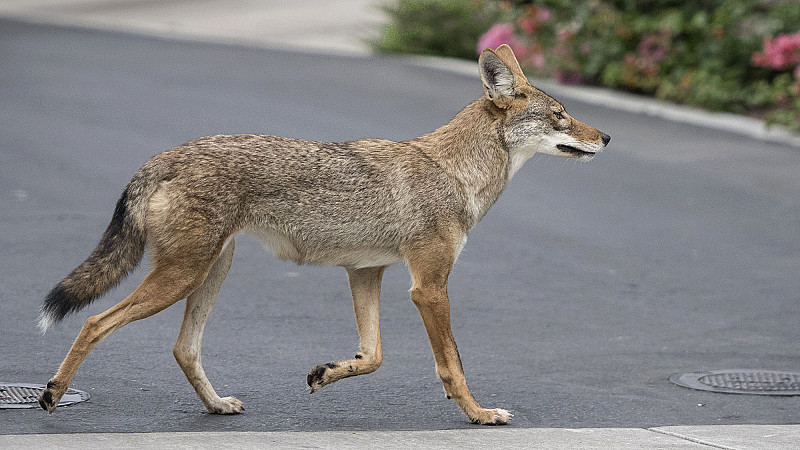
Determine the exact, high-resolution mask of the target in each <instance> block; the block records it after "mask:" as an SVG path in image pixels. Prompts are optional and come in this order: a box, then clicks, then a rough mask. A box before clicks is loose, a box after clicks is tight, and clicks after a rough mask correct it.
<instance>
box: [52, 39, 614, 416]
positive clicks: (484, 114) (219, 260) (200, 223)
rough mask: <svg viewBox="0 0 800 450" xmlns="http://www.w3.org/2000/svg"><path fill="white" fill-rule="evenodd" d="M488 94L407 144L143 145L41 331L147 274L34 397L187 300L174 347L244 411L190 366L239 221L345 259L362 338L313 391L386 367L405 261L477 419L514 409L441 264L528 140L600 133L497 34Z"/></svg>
mask: <svg viewBox="0 0 800 450" xmlns="http://www.w3.org/2000/svg"><path fill="white" fill-rule="evenodd" d="M478 65H479V67H480V75H481V80H482V81H483V87H484V90H485V93H484V95H483V96H482V97H481V98H479V99H478V100H475V101H474V102H472V103H470V104H469V105H468V106H467V107H466V108H464V109H463V110H461V112H459V113H458V114H457V115H456V116H455V117H454V118H453V120H451V121H450V123H448V124H447V125H445V126H443V127H441V128H439V129H438V130H435V131H433V132H431V133H430V134H426V135H424V136H421V137H418V138H416V139H412V140H410V141H406V142H392V141H386V140H380V139H364V140H360V141H353V142H345V143H328V142H311V141H304V140H298V139H287V138H281V137H275V136H266V135H254V134H239V135H231V136H209V137H204V138H200V139H197V140H194V141H191V142H187V143H186V144H183V145H180V146H178V147H175V148H173V149H172V150H169V151H166V152H164V153H161V154H159V155H156V156H155V157H153V158H152V159H151V160H150V161H148V162H147V163H145V165H144V166H143V167H142V168H141V169H140V170H139V171H138V172H137V173H136V174H135V175H134V176H133V179H132V180H131V181H130V183H129V184H128V186H127V187H126V188H125V190H124V192H123V193H122V197H121V198H120V199H119V201H118V202H117V206H116V209H115V210H114V215H113V217H112V219H111V223H110V224H109V225H108V229H107V230H106V231H105V233H104V234H103V237H102V239H101V240H100V244H99V245H98V246H97V248H96V249H95V250H94V252H93V253H92V254H91V255H90V256H89V258H88V259H87V260H86V261H85V262H83V263H82V264H81V265H80V266H78V268H76V269H75V270H74V271H72V273H71V274H70V275H69V276H67V277H66V278H65V279H64V280H63V281H61V282H60V283H58V284H57V285H56V287H54V288H53V290H52V291H50V293H49V294H48V295H47V297H46V298H45V299H44V302H43V303H42V308H41V321H40V326H41V328H42V331H46V330H47V328H48V327H49V326H50V325H51V324H53V323H54V322H58V321H60V320H61V319H62V318H63V317H64V316H65V315H67V314H68V313H71V312H74V311H77V310H79V309H81V308H83V307H85V306H86V305H88V304H89V303H90V302H92V301H93V300H94V299H96V298H97V297H99V296H100V295H102V294H103V293H104V292H106V291H108V290H110V289H111V288H112V287H114V286H115V285H116V284H117V283H119V282H120V280H122V278H124V277H125V276H126V275H127V274H128V273H129V272H130V271H131V270H133V269H134V268H135V267H136V265H137V264H138V263H139V260H140V259H141V258H142V254H143V252H144V248H145V246H149V248H150V251H151V254H152V259H153V265H152V267H153V268H152V270H151V271H150V273H149V274H148V275H147V276H146V277H145V279H144V281H142V284H141V285H139V287H138V288H137V289H136V290H135V291H134V292H133V293H132V294H131V295H129V296H128V297H127V298H125V299H124V300H122V301H121V302H120V303H118V304H117V305H115V306H113V307H112V308H110V309H109V310H107V311H105V312H103V313H101V314H98V315H96V316H93V317H90V318H89V319H88V320H86V324H85V325H84V326H83V328H82V329H81V331H80V334H79V335H78V337H77V339H76V340H75V343H74V344H73V345H72V348H71V349H70V351H69V353H68V354H67V356H66V358H65V359H64V362H62V363H61V367H59V369H58V372H57V373H56V375H55V376H54V377H53V378H52V379H51V380H50V382H49V383H47V389H46V390H45V391H44V392H43V393H42V395H41V396H40V397H39V404H40V405H41V406H42V408H44V409H45V410H47V411H48V412H51V413H52V412H53V411H54V410H55V409H56V405H57V404H58V401H59V400H60V399H61V396H62V395H64V392H65V391H66V390H67V387H68V386H69V383H70V381H71V380H72V378H73V376H74V375H75V372H76V371H77V370H78V366H79V365H80V364H81V362H83V360H84V359H85V358H86V355H88V354H89V352H90V351H92V349H93V348H94V347H95V346H96V345H97V344H99V343H100V341H102V340H103V339H105V338H106V337H107V336H108V335H109V334H111V332H113V331H114V330H116V329H118V328H120V327H122V326H124V325H126V324H128V323H131V322H133V321H135V320H139V319H143V318H145V317H149V316H151V315H153V314H155V313H157V312H159V311H161V310H163V309H164V308H166V307H168V306H170V305H172V304H174V303H176V302H177V301H179V300H181V299H184V298H186V312H185V315H184V318H183V325H181V330H180V334H179V335H178V342H177V343H176V344H175V349H174V354H175V359H177V361H178V364H179V365H180V366H181V368H182V369H183V372H184V373H185V374H186V378H188V379H189V382H190V383H191V384H192V386H193V387H194V389H195V391H197V395H199V396H200V399H201V400H202V401H203V404H204V405H205V406H206V408H207V409H208V411H210V412H212V413H217V414H233V413H239V412H241V411H242V410H243V408H242V403H241V402H240V401H239V400H237V399H235V398H233V397H223V398H220V396H219V395H217V393H216V392H215V391H214V388H213V387H211V383H209V382H208V378H206V374H205V372H204V371H203V367H202V365H201V363H200V347H201V342H202V338H203V327H204V326H205V322H206V319H207V318H208V315H209V313H210V312H211V309H212V308H213V307H214V303H215V302H216V300H217V293H218V292H219V288H220V285H221V284H222V281H223V280H224V279H225V276H226V275H227V273H228V269H229V268H230V266H231V260H232V257H233V250H234V236H235V235H236V234H238V233H240V232H243V231H244V232H250V233H253V234H255V235H256V236H258V237H259V238H261V240H262V241H263V242H264V245H265V246H266V247H268V248H269V249H271V250H272V251H273V252H274V253H275V255H277V256H278V258H281V259H288V260H292V261H295V262H297V263H298V264H303V263H308V264H326V265H334V266H342V267H344V268H345V269H346V270H347V276H348V277H349V281H350V289H351V291H352V294H353V303H354V306H355V313H356V321H357V325H358V334H359V349H358V353H357V354H356V355H355V357H354V358H353V359H349V360H344V361H338V362H333V363H327V364H322V365H319V366H317V367H315V368H313V369H312V370H311V371H310V372H309V373H308V376H307V382H308V386H309V387H310V388H311V392H315V391H317V390H318V389H320V388H322V387H323V386H325V385H327V384H331V383H333V382H335V381H338V380H341V379H342V378H346V377H351V376H354V375H362V374H366V373H370V372H373V371H375V370H376V369H378V367H380V365H381V360H382V352H381V338H380V327H379V320H378V298H379V296H380V287H381V277H382V275H383V271H384V269H385V268H386V266H388V265H390V264H394V263H398V262H404V263H405V264H406V265H407V266H408V269H409V272H410V273H411V301H412V302H414V305H416V307H417V309H418V310H419V313H420V315H421V316H422V321H423V323H424V324H425V329H426V330H427V332H428V338H429V339H430V343H431V347H432V349H433V355H434V357H435V359H436V374H437V375H438V376H439V378H440V379H441V380H442V384H443V385H444V391H445V394H446V395H447V398H452V399H453V400H455V401H456V403H458V406H460V407H461V409H462V410H463V411H464V413H465V414H466V415H467V417H469V419H470V420H471V421H472V422H476V423H481V424H504V423H506V422H508V421H509V420H510V418H511V414H510V413H509V412H508V411H506V410H503V409H485V408H482V407H481V406H480V405H479V404H478V402H477V401H475V399H474V398H473V397H472V394H471V393H470V391H469V389H467V383H466V381H465V379H464V373H463V371H462V368H461V360H460V358H459V356H458V350H457V349H456V343H455V341H454V340H453V334H452V332H451V331H450V304H449V300H448V298H447V277H448V275H449V273H450V269H451V268H452V266H453V263H454V262H455V260H456V258H457V257H458V254H459V252H460V251H461V249H462V248H463V247H464V244H465V243H466V241H467V232H469V230H470V229H471V228H472V227H473V226H474V225H475V224H476V223H477V222H478V221H479V220H480V219H481V218H482V217H483V215H484V214H486V211H487V210H488V209H489V207H491V206H492V204H493V203H494V202H495V200H497V197H498V196H499V195H500V193H501V192H502V191H503V189H504V188H505V186H506V184H507V183H508V182H509V180H511V178H512V177H513V176H514V174H515V173H516V172H517V170H519V168H520V167H521V166H522V164H523V163H524V162H525V161H526V160H528V159H529V158H530V157H531V156H533V154H534V153H549V154H552V155H557V156H564V157H568V158H574V159H579V160H582V161H588V160H590V159H592V157H594V155H595V153H597V152H599V151H600V150H602V149H603V147H605V146H606V144H608V142H609V140H610V139H611V138H610V137H609V136H608V135H606V134H604V133H601V132H600V131H598V130H596V129H594V128H592V127H590V126H588V125H585V124H583V123H581V122H578V121H577V120H575V119H573V118H572V117H570V116H569V114H567V112H566V111H564V107H563V106H562V105H561V103H559V102H557V101H556V100H554V99H553V98H551V97H549V96H548V95H547V94H545V93H544V92H542V91H540V90H538V89H536V88H534V87H533V86H531V85H530V84H528V80H527V79H526V78H525V75H524V74H523V73H522V70H521V69H520V67H519V63H517V60H516V58H515V57H514V54H513V52H512V51H511V49H510V48H509V47H508V46H507V45H501V46H500V47H498V48H497V50H491V49H486V50H484V51H483V53H482V54H481V56H480V60H479V62H478Z"/></svg>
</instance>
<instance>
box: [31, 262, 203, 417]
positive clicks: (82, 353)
mask: <svg viewBox="0 0 800 450" xmlns="http://www.w3.org/2000/svg"><path fill="white" fill-rule="evenodd" d="M209 265H210V264H207V262H206V261H204V260H203V259H201V258H195V259H185V260H183V263H173V264H167V263H159V262H156V263H155V266H154V268H153V270H152V271H151V272H150V273H149V274H148V275H147V276H146V277H145V279H144V281H142V284H141V285H139V287H138V288H137V289H136V290H135V291H134V292H133V293H132V294H131V295H129V296H128V297H126V298H125V300H123V301H121V302H119V303H118V304H116V305H115V306H113V307H111V308H109V309H108V310H106V311H105V312H103V313H100V314H98V315H96V316H92V317H90V318H89V319H87V320H86V323H85V324H84V325H83V328H82V329H81V332H80V333H79V334H78V337H77V338H76V339H75V342H74V343H73V344H72V348H70V350H69V353H67V356H66V357H65V358H64V361H63V362H62V363H61V366H60V367H59V368H58V372H57V373H56V374H55V376H54V377H53V378H52V379H51V380H50V381H49V382H48V383H47V388H46V389H45V390H44V392H42V394H41V395H40V396H39V405H40V406H41V407H42V408H43V409H45V410H47V411H48V412H50V413H52V412H53V411H55V409H56V405H58V402H59V400H60V399H61V397H62V396H63V395H64V393H65V392H66V391H67V388H68V387H69V383H70V382H71V381H72V378H73V377H74V376H75V372H76V371H77V370H78V366H80V365H81V363H82V362H83V360H84V359H86V356H87V355H88V354H89V352H91V351H92V349H93V348H95V347H96V346H97V344H99V343H100V342H101V341H102V340H103V339H105V338H106V337H108V335H109V334H111V333H112V332H113V331H114V330H117V329H119V328H121V327H123V326H125V325H127V324H129V323H131V322H133V321H136V320H140V319H144V318H145V317H149V316H152V315H153V314H156V313H157V312H159V311H161V310H163V309H165V308H167V307H168V306H170V305H172V304H173V303H175V302H177V301H179V300H181V299H182V298H184V297H186V295H187V294H189V293H191V292H192V291H194V290H195V289H196V288H197V286H199V285H200V283H201V282H202V281H203V279H205V277H206V271H207V270H208V267H209Z"/></svg>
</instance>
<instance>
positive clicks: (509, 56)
mask: <svg viewBox="0 0 800 450" xmlns="http://www.w3.org/2000/svg"><path fill="white" fill-rule="evenodd" d="M494 54H495V55H497V57H498V58H500V60H501V61H503V62H504V63H506V66H508V68H509V69H511V72H513V73H514V76H516V77H518V78H520V79H522V80H527V78H525V74H524V73H522V67H520V66H519V61H517V57H516V55H514V50H511V47H509V46H508V44H502V45H500V47H497V48H496V49H494ZM517 81H520V80H517Z"/></svg>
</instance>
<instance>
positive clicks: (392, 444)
mask: <svg viewBox="0 0 800 450" xmlns="http://www.w3.org/2000/svg"><path fill="white" fill-rule="evenodd" d="M380 3H382V1H381V0H337V1H336V2H331V1H327V0H303V1H296V2H284V1H278V0H227V1H226V0H196V1H185V0H174V1H167V0H165V1H163V2H154V1H152V0H4V1H3V2H1V3H0V16H4V17H9V18H16V19H21V20H27V21H32V22H37V23H52V24H60V25H75V26H81V27H90V28H96V29H106V30H117V31H126V32H134V33H142V34H148V35H155V36H162V37H167V38H177V39H191V40H204V41H211V42H223V43H237V44H244V45H253V46H265V47H269V48H284V49H289V50H292V51H304V52H318V53H326V54H331V53H332V54H341V55H349V56H367V55H369V49H368V48H367V46H366V45H365V44H364V43H363V39H364V38H365V37H368V36H371V35H375V33H376V32H377V31H376V30H377V28H378V27H379V26H380V24H381V23H382V21H383V20H384V19H383V16H382V13H381V12H380V10H379V9H377V8H376V6H377V5H379V4H380ZM416 61H418V63H419V64H424V65H433V66H435V67H437V68H439V69H443V70H453V71H458V72H464V73H470V74H472V73H475V72H476V69H475V66H474V64H471V63H466V62H460V61H450V60H439V59H432V58H425V59H418V60H416ZM542 87H543V88H544V89H545V90H548V91H553V92H554V93H557V94H558V95H559V96H563V97H565V98H575V99H580V100H581V101H589V102H596V103H600V104H603V105H605V106H613V107H618V108H621V109H625V110H628V111H630V110H633V111H638V112H640V113H644V114H650V115H655V116H659V117H665V118H668V119H670V120H676V121H680V122H684V123H694V124H705V125H706V126H710V127H714V128H717V129H725V130H728V131H735V132H739V133H742V134H746V135H749V136H752V137H757V138H762V139H769V140H777V141H780V142H786V143H791V144H794V145H800V139H798V138H797V137H791V136H788V135H784V134H781V133H779V132H774V131H773V132H764V131H763V129H762V128H761V126H760V124H759V123H758V122H757V121H753V120H751V119H746V118H741V117H738V116H733V115H718V114H707V113H702V112H698V111H696V110H689V109H688V108H679V107H674V106H668V105H663V104H661V103H658V102H651V101H649V100H644V99H641V98H638V97H634V96H623V95H618V94H613V95H612V94H610V93H609V92H608V91H604V90H600V89H591V88H565V87H563V86H557V85H555V84H552V83H548V82H544V84H542ZM6 414H13V411H9V412H6ZM676 420H678V421H679V420H680V418H676ZM0 432H2V431H1V430H0ZM414 445H415V446H418V447H421V448H438V447H448V448H452V447H454V446H458V447H459V448H461V447H465V448H473V447H478V446H481V447H484V446H500V447H504V448H505V447H508V448H532V447H534V448H556V449H557V448H570V449H574V448H597V447H605V448H735V449H747V448H752V449H761V448H797V446H798V445H800V425H725V426H710V425H703V426H667V427H657V428H650V429H641V428H603V429H597V428H590V429H541V428H534V429H522V428H515V427H514V425H513V422H512V425H511V426H508V427H496V428H478V427H476V429H474V430H441V431H407V432H380V431H379V432H366V431H359V432H347V431H335V432H315V433H299V432H290V433H284V432H269V433H257V432H228V433H221V432H209V433H142V434H70V435H55V434H45V435H42V434H39V435H4V436H0V447H3V448H19V447H22V448H28V447H33V446H36V447H45V448H52V447H58V448H99V447H104V448H105V447H113V448H128V447H136V448H155V447H158V448H161V449H172V448H206V447H209V448H210V447H215V448H220V447H221V448H226V447H256V446H258V447H269V446H275V447H277V446H280V447H281V448H296V447H305V448H308V447H320V448H341V447H346V448H374V447H379V446H380V447H385V448H401V447H402V448H408V447H410V446H414Z"/></svg>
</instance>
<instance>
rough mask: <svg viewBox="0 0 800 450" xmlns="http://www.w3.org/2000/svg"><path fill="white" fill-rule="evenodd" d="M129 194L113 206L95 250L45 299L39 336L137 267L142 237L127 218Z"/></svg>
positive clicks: (132, 221)
mask: <svg viewBox="0 0 800 450" xmlns="http://www.w3.org/2000/svg"><path fill="white" fill-rule="evenodd" d="M129 190H130V189H126V190H125V192H123V193H122V197H120V199H119V201H118V202H117V206H116V208H115V209H114V216H113V217H112V218H111V223H109V224H108V228H107V229H106V231H105V233H103V237H102V238H101V239H100V243H99V244H98V245H97V248H95V250H94V251H93V252H92V254H91V255H90V256H89V258H87V259H86V261H84V262H83V263H82V264H81V265H79V266H78V267H77V268H76V269H75V270H73V271H72V273H71V274H69V276H67V277H66V278H64V279H63V280H62V281H61V282H60V283H58V284H57V285H56V286H55V287H54V288H53V290H51V291H50V293H49V294H47V297H45V299H44V301H43V302H42V307H41V315H40V317H39V328H40V329H41V331H42V333H44V332H45V331H47V329H48V328H49V327H50V326H51V325H52V324H54V323H56V322H59V321H61V319H63V318H64V316H66V315H67V314H70V313H72V312H75V311H78V310H80V309H82V308H84V307H86V306H88V305H89V303H91V302H92V301H94V300H95V299H96V298H98V297H100V296H101V295H103V294H104V293H106V292H107V291H109V290H110V289H111V288H113V287H114V286H116V285H117V284H119V282H120V281H122V279H123V278H125V276H126V275H128V273H130V272H131V271H132V270H133V269H135V268H136V266H137V265H138V264H139V260H141V259H142V254H143V253H144V245H145V235H144V231H143V230H142V229H140V228H139V227H138V226H137V225H136V223H135V221H134V220H133V218H132V217H131V216H130V210H129V203H130V202H131V201H132V199H130V198H129V196H128V192H129Z"/></svg>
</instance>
